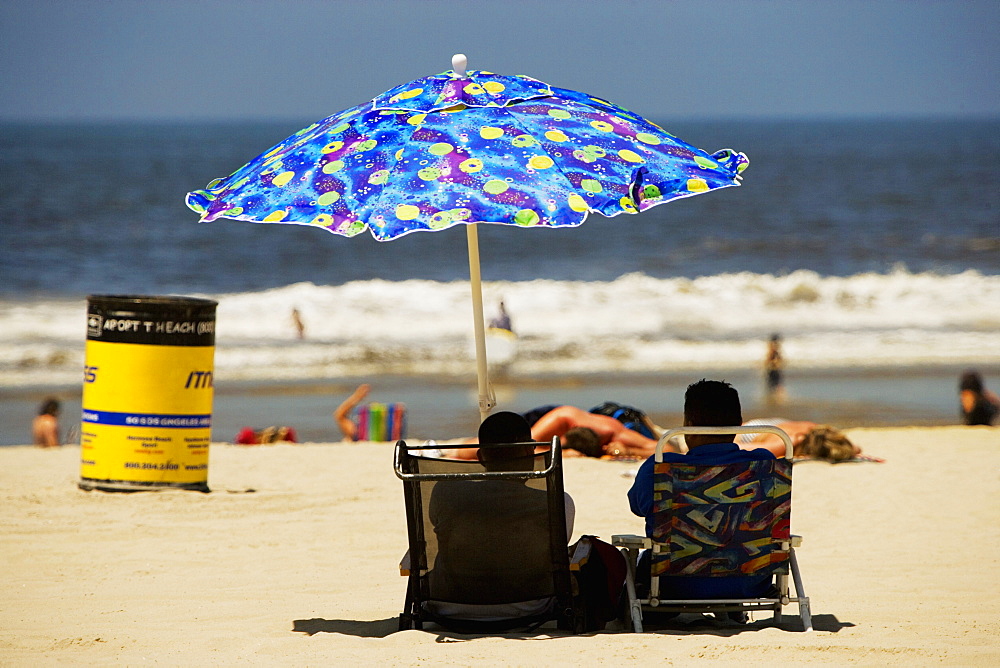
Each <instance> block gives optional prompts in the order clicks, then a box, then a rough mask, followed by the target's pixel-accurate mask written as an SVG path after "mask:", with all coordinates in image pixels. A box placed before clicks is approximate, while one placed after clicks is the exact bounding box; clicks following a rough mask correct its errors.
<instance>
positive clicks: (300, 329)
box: [292, 308, 306, 339]
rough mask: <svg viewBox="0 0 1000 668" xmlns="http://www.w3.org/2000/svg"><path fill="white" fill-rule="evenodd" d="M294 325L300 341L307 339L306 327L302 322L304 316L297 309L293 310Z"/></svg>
mask: <svg viewBox="0 0 1000 668" xmlns="http://www.w3.org/2000/svg"><path fill="white" fill-rule="evenodd" d="M292 324H293V325H295V333H296V334H297V335H298V337H299V338H300V339H304V338H306V325H305V323H304V322H302V314H301V313H299V310H298V309H297V308H293V309H292Z"/></svg>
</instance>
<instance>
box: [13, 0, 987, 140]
mask: <svg viewBox="0 0 1000 668" xmlns="http://www.w3.org/2000/svg"><path fill="white" fill-rule="evenodd" d="M998 26H1000V1H998V0H982V1H979V0H943V1H942V0H938V1H931V0H726V1H720V0H499V1H494V0H464V1H463V0H190V1H189V0H2V1H0V86H2V88H3V95H0V119H8V120H10V119H18V120H22V119H38V120H48V119H72V118H81V119H190V120H201V119H267V118H278V119H303V121H305V122H308V121H313V120H317V119H319V118H322V117H324V116H327V115H329V114H331V113H334V112H336V111H339V110H341V109H343V108H346V107H349V106H353V105H355V104H359V103H361V102H364V101H367V100H369V99H371V98H372V97H374V96H375V95H377V94H378V93H381V92H382V91H383V90H386V89H388V88H391V87H392V86H395V85H397V84H400V83H404V82H406V81H409V80H411V79H415V78H417V77H421V76H426V75H428V74H435V73H438V72H442V71H445V70H447V69H450V68H451V56H452V54H453V53H455V52H464V53H466V54H467V55H468V56H469V67H470V68H471V69H486V70H492V71H494V72H499V73H503V74H527V75H530V76H533V77H535V78H538V79H542V80H543V81H546V82H547V83H550V84H552V85H555V86H560V87H563V88H575V89H578V90H582V91H584V92H587V93H591V94H594V95H599V96H602V97H605V98H608V99H610V100H612V101H613V102H616V103H618V104H621V105H623V106H625V107H628V108H631V109H632V110H634V111H636V112H638V113H640V114H643V115H645V116H649V117H651V118H654V119H662V118H667V117H671V116H673V117H685V118H690V117H695V116H700V117H736V116H753V117H758V116H844V115H852V116H857V115H862V116H871V115H886V116H899V115H949V116H969V115H980V116H981V115H988V116H994V117H995V116H1000V28H998Z"/></svg>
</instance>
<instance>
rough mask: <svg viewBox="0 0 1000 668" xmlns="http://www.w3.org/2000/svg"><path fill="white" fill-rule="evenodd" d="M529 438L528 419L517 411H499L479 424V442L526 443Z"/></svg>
mask: <svg viewBox="0 0 1000 668" xmlns="http://www.w3.org/2000/svg"><path fill="white" fill-rule="evenodd" d="M531 440H532V438H531V427H530V426H528V421H527V420H525V419H524V417H523V416H521V415H518V414H517V413H511V412H510V411H499V412H497V413H494V414H493V415H490V416H488V417H487V418H486V419H485V420H483V423H482V424H481V425H479V442H480V443H527V442H529V441H531Z"/></svg>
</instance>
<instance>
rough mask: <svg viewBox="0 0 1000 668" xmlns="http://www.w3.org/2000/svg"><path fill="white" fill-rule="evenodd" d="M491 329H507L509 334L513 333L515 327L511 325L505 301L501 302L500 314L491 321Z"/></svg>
mask: <svg viewBox="0 0 1000 668" xmlns="http://www.w3.org/2000/svg"><path fill="white" fill-rule="evenodd" d="M490 327H493V328H495V329H505V330H507V331H508V332H513V331H514V327H513V325H511V323H510V315H509V314H508V313H507V309H506V308H505V307H504V305H503V300H502V299H501V300H500V312H499V313H498V314H497V317H495V318H493V319H492V320H490Z"/></svg>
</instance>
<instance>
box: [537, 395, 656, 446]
mask: <svg viewBox="0 0 1000 668" xmlns="http://www.w3.org/2000/svg"><path fill="white" fill-rule="evenodd" d="M581 427H582V428H584V429H590V430H591V431H593V432H594V433H595V434H597V437H598V438H599V439H600V441H601V445H602V446H603V449H604V454H612V455H619V456H629V457H631V456H635V457H648V456H649V455H651V454H653V452H654V451H655V450H656V441H655V440H653V439H651V438H646V437H645V436H643V435H642V434H640V433H639V432H637V431H632V430H631V429H629V428H628V427H626V426H625V425H623V424H622V423H621V422H619V421H618V420H616V419H615V418H613V417H611V416H610V415H600V414H597V413H590V412H588V411H585V410H582V409H580V408H576V407H575V406H559V407H558V408H553V409H552V410H551V411H549V412H548V413H546V414H545V415H543V416H542V417H541V418H539V419H538V422H536V423H535V424H534V425H533V426H532V427H531V436H532V438H534V439H535V440H536V441H541V442H546V441H550V440H552V437H553V436H559V437H562V436H564V435H565V434H566V432H568V431H569V430H571V429H577V428H581Z"/></svg>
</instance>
